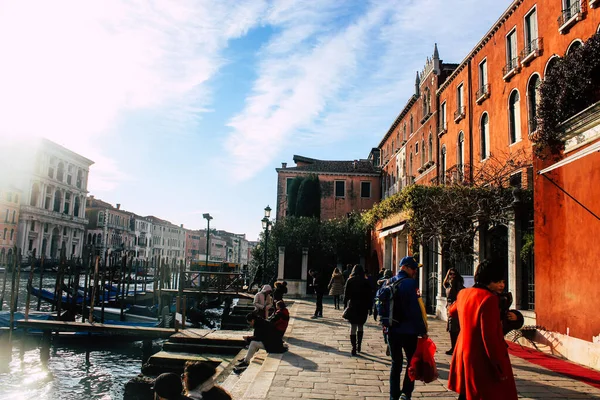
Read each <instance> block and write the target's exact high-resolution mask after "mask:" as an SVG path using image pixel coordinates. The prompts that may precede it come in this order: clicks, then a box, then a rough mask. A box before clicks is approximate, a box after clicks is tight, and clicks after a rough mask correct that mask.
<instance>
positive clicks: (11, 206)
mask: <svg viewBox="0 0 600 400" xmlns="http://www.w3.org/2000/svg"><path fill="white" fill-rule="evenodd" d="M20 198H21V190H19V189H18V188H17V187H16V186H14V185H12V184H9V183H8V177H0V265H10V264H11V263H12V261H13V256H14V254H15V250H14V247H15V246H16V245H17V235H18V229H19V225H18V223H19V201H20Z"/></svg>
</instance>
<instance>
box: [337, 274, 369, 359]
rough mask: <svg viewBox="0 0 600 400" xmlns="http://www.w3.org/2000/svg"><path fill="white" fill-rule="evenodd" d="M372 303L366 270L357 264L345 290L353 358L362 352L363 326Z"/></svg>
mask: <svg viewBox="0 0 600 400" xmlns="http://www.w3.org/2000/svg"><path fill="white" fill-rule="evenodd" d="M372 301H373V297H372V295H371V285H370V284H369V281H368V280H367V278H365V270H364V269H363V267H362V265H359V264H356V265H355V266H354V269H352V273H351V274H350V278H348V281H347V282H346V287H345V289H344V314H345V317H344V318H346V319H347V320H348V322H350V343H351V344H352V352H351V354H352V355H353V356H355V355H356V353H357V352H358V353H360V352H361V350H362V349H361V345H362V339H363V329H364V328H363V326H364V324H365V322H367V316H368V315H369V310H370V309H371V304H372Z"/></svg>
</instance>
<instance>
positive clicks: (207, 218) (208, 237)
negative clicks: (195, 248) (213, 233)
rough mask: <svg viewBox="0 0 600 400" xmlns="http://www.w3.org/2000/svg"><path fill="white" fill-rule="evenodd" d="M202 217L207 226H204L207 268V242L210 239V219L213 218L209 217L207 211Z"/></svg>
mask: <svg viewBox="0 0 600 400" xmlns="http://www.w3.org/2000/svg"><path fill="white" fill-rule="evenodd" d="M202 217H203V218H204V219H206V221H207V223H208V227H207V228H206V270H208V242H209V240H210V220H211V219H213V217H211V216H210V214H209V213H206V214H202Z"/></svg>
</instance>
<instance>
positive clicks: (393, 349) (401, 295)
mask: <svg viewBox="0 0 600 400" xmlns="http://www.w3.org/2000/svg"><path fill="white" fill-rule="evenodd" d="M420 266H421V265H420V264H419V263H417V262H416V261H415V259H414V258H413V257H411V256H407V257H404V258H403V259H402V260H400V264H399V267H400V270H399V271H398V274H396V276H394V277H392V278H391V279H390V280H389V283H394V282H396V281H401V282H399V283H398V284H397V286H396V291H395V294H394V308H393V315H392V316H390V317H393V320H395V321H399V322H398V323H394V324H393V325H391V326H390V327H389V328H388V330H387V335H388V343H389V347H390V354H391V356H392V368H391V370H390V400H398V399H401V400H408V399H410V398H411V396H412V392H413V390H414V389H415V382H414V381H412V380H411V379H410V377H409V376H408V366H409V365H410V361H411V359H412V356H413V354H414V353H415V350H416V349H417V341H418V338H419V336H420V337H422V338H425V339H426V338H427V326H426V324H425V320H424V317H423V314H422V312H421V306H420V304H419V295H418V293H417V292H418V289H419V288H418V285H417V281H416V280H415V277H416V276H417V270H418V269H419V267H420ZM403 352H404V356H405V357H406V365H407V368H406V369H407V371H405V372H404V381H403V383H402V391H400V375H401V374H402V361H403V354H402V353H403Z"/></svg>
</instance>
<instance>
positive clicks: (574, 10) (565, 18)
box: [558, 0, 596, 35]
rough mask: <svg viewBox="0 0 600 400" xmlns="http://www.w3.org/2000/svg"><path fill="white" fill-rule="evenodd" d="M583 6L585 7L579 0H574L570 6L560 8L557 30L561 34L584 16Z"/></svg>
mask: <svg viewBox="0 0 600 400" xmlns="http://www.w3.org/2000/svg"><path fill="white" fill-rule="evenodd" d="M594 3H596V2H594ZM583 4H585V3H583ZM584 8H585V7H582V2H581V0H576V1H575V2H574V3H573V4H571V6H570V7H568V8H565V9H564V10H562V12H561V13H560V16H559V17H558V31H559V32H560V33H561V35H564V34H566V33H567V32H569V29H570V28H571V27H572V26H573V25H575V24H576V23H577V22H578V21H581V20H582V19H584V18H585V9H584Z"/></svg>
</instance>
